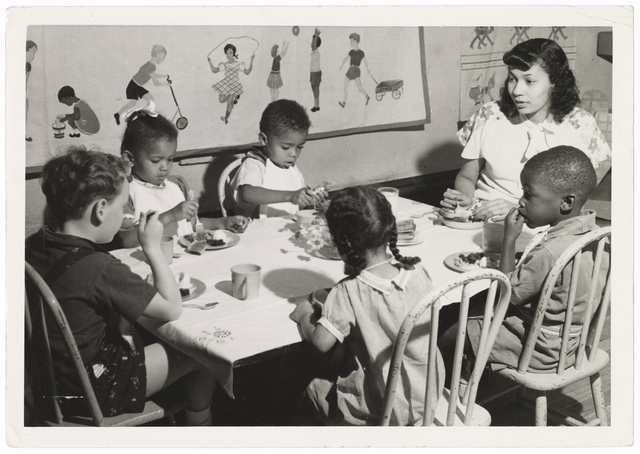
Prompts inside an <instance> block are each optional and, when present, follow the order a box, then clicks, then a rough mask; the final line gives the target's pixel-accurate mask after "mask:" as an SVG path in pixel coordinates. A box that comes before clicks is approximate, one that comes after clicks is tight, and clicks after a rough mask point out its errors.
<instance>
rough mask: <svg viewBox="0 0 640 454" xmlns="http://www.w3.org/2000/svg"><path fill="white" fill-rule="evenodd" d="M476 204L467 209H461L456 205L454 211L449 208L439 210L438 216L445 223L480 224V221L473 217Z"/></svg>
mask: <svg viewBox="0 0 640 454" xmlns="http://www.w3.org/2000/svg"><path fill="white" fill-rule="evenodd" d="M477 206H478V204H477V203H474V204H472V205H469V206H468V207H461V206H460V205H458V206H457V207H456V209H455V210H451V209H449V208H440V216H442V217H443V218H444V219H446V220H447V221H452V222H464V223H467V222H482V219H479V218H476V217H475V208H476V207H477Z"/></svg>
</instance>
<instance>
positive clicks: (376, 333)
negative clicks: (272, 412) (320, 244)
mask: <svg viewBox="0 0 640 454" xmlns="http://www.w3.org/2000/svg"><path fill="white" fill-rule="evenodd" d="M326 216H327V224H328V226H329V231H330V232H331V236H332V238H333V241H334V243H335V245H336V247H337V249H338V252H339V253H340V255H341V257H342V260H343V261H344V264H345V266H344V270H345V274H347V277H346V278H345V279H343V280H342V281H340V282H339V283H338V284H337V285H336V286H335V287H334V288H333V289H332V290H331V292H330V293H329V295H328V296H327V299H326V301H325V302H324V304H323V305H322V307H321V308H319V307H318V308H316V307H314V306H313V305H312V303H310V302H308V301H305V302H302V303H300V304H298V306H297V307H296V309H295V310H294V311H293V313H292V314H291V315H290V318H291V319H292V320H294V321H295V322H297V323H299V324H300V330H301V332H302V335H303V336H304V338H305V339H306V340H307V341H308V342H310V343H312V344H313V345H314V346H315V347H316V348H317V349H318V350H320V351H321V352H327V351H329V350H330V349H332V348H333V347H334V346H335V349H334V350H333V352H332V359H331V362H330V366H329V367H328V370H327V371H326V373H325V374H323V376H322V377H321V378H316V379H314V380H313V381H312V382H311V384H310V385H309V387H308V388H307V392H306V397H305V404H306V405H307V406H308V407H309V409H310V410H312V411H313V412H314V413H315V415H316V416H317V417H318V418H319V419H320V420H321V421H323V422H324V423H326V424H332V425H376V424H377V423H378V420H379V416H380V412H381V407H382V401H383V398H384V390H385V382H386V378H387V374H388V371H389V362H390V360H391V352H392V350H393V344H394V342H395V340H396V336H397V334H398V331H399V329H400V325H401V324H402V321H403V320H404V318H405V316H406V315H407V313H408V312H409V310H410V309H411V308H412V307H413V306H414V305H415V304H416V303H417V302H418V301H419V300H420V299H421V298H422V297H423V296H424V295H426V293H427V292H429V290H431V288H432V284H431V278H430V277H429V274H428V273H427V271H426V270H425V269H424V268H423V267H421V266H415V265H417V264H418V262H420V259H419V258H418V257H404V256H402V255H401V254H400V251H399V250H398V247H397V245H396V242H397V238H398V232H397V229H396V220H395V217H394V216H393V213H392V211H391V205H390V204H389V202H388V201H387V199H386V198H385V197H384V196H383V195H382V194H381V193H380V192H379V191H377V190H375V189H373V188H369V187H353V188H347V189H343V190H342V191H339V192H338V193H337V194H336V195H335V197H334V198H333V199H332V201H331V204H330V205H329V208H328V210H327V215H326ZM387 249H389V250H391V253H392V254H393V258H391V259H390V258H389V256H388V255H387ZM430 324H431V323H430V318H429V314H427V313H425V314H424V316H423V318H422V319H421V321H420V323H419V324H418V325H417V326H416V328H415V329H414V330H413V332H412V334H411V338H410V339H409V343H408V346H407V350H406V352H405V360H404V362H403V365H402V376H403V379H402V380H401V384H400V385H399V392H398V397H397V401H396V405H395V407H394V412H393V414H392V421H391V423H392V424H394V423H395V424H397V425H405V424H413V423H414V422H416V421H418V420H419V419H420V418H421V417H422V411H423V409H424V400H425V389H424V383H425V380H426V373H427V356H428V345H429V330H430ZM336 344H337V345H336ZM437 366H438V367H437V370H438V387H437V389H430V390H429V392H430V393H437V394H436V395H438V396H439V395H440V393H441V392H442V387H443V382H444V363H443V362H442V358H441V357H440V356H438V365H437Z"/></svg>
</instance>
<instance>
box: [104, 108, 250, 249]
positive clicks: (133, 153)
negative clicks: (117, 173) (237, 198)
mask: <svg viewBox="0 0 640 454" xmlns="http://www.w3.org/2000/svg"><path fill="white" fill-rule="evenodd" d="M177 146H178V130H177V129H176V127H175V126H174V125H173V124H172V123H171V122H170V121H169V120H167V119H166V118H165V117H163V116H162V115H158V116H157V117H152V116H150V115H147V114H146V113H144V112H141V111H140V112H134V113H133V114H132V115H131V117H130V118H129V120H128V122H127V127H126V129H125V131H124V137H123V139H122V145H121V147H120V153H121V154H122V158H123V159H124V161H125V162H126V163H127V164H128V165H129V167H130V169H131V175H130V180H131V184H130V186H129V195H130V197H129V205H128V207H127V209H126V211H125V212H126V213H127V214H125V219H124V222H123V226H122V229H121V230H120V232H118V236H117V237H118V240H119V242H120V243H121V244H120V246H122V247H136V246H138V240H137V232H136V229H135V228H132V223H135V222H137V221H138V219H139V216H140V212H142V211H145V212H146V211H147V210H155V211H158V212H159V213H160V216H159V219H160V222H161V223H162V224H163V225H164V226H165V233H166V234H168V235H175V234H177V235H179V236H182V235H186V234H189V233H193V226H192V225H191V222H190V221H191V220H192V219H193V220H195V218H196V217H197V214H198V202H196V201H195V200H193V191H190V190H189V187H188V185H187V182H186V181H185V180H184V179H183V178H181V177H173V176H171V175H169V174H170V173H171V167H172V166H173V160H174V158H175V155H176V149H177ZM248 222H249V220H248V219H247V218H245V217H244V216H230V217H225V218H216V219H212V218H208V219H202V223H203V225H204V228H205V229H207V230H212V229H228V230H232V231H234V232H244V230H245V229H246V228H247V225H248Z"/></svg>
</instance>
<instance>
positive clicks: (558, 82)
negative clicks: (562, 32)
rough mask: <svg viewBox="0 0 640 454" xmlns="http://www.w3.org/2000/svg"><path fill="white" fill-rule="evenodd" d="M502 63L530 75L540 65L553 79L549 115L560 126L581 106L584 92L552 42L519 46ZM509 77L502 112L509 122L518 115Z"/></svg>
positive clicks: (502, 94)
mask: <svg viewBox="0 0 640 454" xmlns="http://www.w3.org/2000/svg"><path fill="white" fill-rule="evenodd" d="M502 61H503V62H504V63H505V64H506V65H509V66H513V67H514V68H516V69H520V70H522V71H528V70H529V69H530V68H531V67H532V66H533V65H535V64H539V65H540V66H541V67H542V69H544V71H545V72H546V73H547V74H548V75H549V80H550V81H551V83H552V84H553V88H552V89H551V95H550V98H551V100H550V105H549V113H551V115H553V119H554V120H555V121H556V122H558V123H560V122H561V121H562V120H563V119H564V117H565V116H566V115H567V114H568V113H569V112H571V111H572V110H573V108H574V107H576V106H577V105H578V104H580V91H579V90H578V86H577V84H576V78H575V76H574V75H573V71H572V70H571V68H569V60H568V59H567V55H566V54H565V53H564V50H562V47H560V45H559V44H558V43H556V42H555V41H553V40H550V39H544V38H534V39H530V40H528V41H525V42H523V43H520V44H518V45H516V46H515V47H514V48H513V49H511V50H510V51H509V52H507V53H505V54H504V56H503V57H502ZM508 82H509V77H507V79H506V80H505V82H504V86H503V87H502V89H501V90H500V100H501V106H500V108H501V110H502V112H503V113H504V114H505V115H506V116H507V117H509V118H511V117H515V116H516V115H517V114H518V109H516V105H515V103H514V101H513V99H512V98H511V95H510V94H509V90H508V88H507V85H508Z"/></svg>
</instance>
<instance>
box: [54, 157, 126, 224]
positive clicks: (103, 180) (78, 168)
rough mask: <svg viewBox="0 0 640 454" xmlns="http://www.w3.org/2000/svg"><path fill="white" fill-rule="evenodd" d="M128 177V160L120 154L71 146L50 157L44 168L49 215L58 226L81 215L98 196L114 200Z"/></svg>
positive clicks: (79, 217)
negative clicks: (58, 154)
mask: <svg viewBox="0 0 640 454" xmlns="http://www.w3.org/2000/svg"><path fill="white" fill-rule="evenodd" d="M126 178H127V177H126V167H125V164H124V162H123V160H122V159H121V158H119V157H118V156H114V155H111V154H107V153H102V152H101V151H97V150H86V149H84V148H71V149H69V150H68V151H67V152H66V153H65V154H63V155H61V156H57V157H55V158H52V159H50V160H49V161H48V162H47V163H46V164H45V165H44V168H43V170H42V192H43V193H44V195H45V197H46V198H47V208H48V215H51V216H52V217H53V218H54V220H55V223H56V226H57V227H58V228H62V226H63V225H64V223H65V222H67V221H70V220H75V219H81V218H82V216H83V215H84V212H85V210H86V209H87V207H88V206H89V204H91V203H92V202H93V201H94V200H96V199H99V198H104V199H106V200H108V201H111V200H113V199H114V198H115V197H116V196H117V195H118V194H119V193H120V188H122V184H123V183H124V181H125V179H126Z"/></svg>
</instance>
